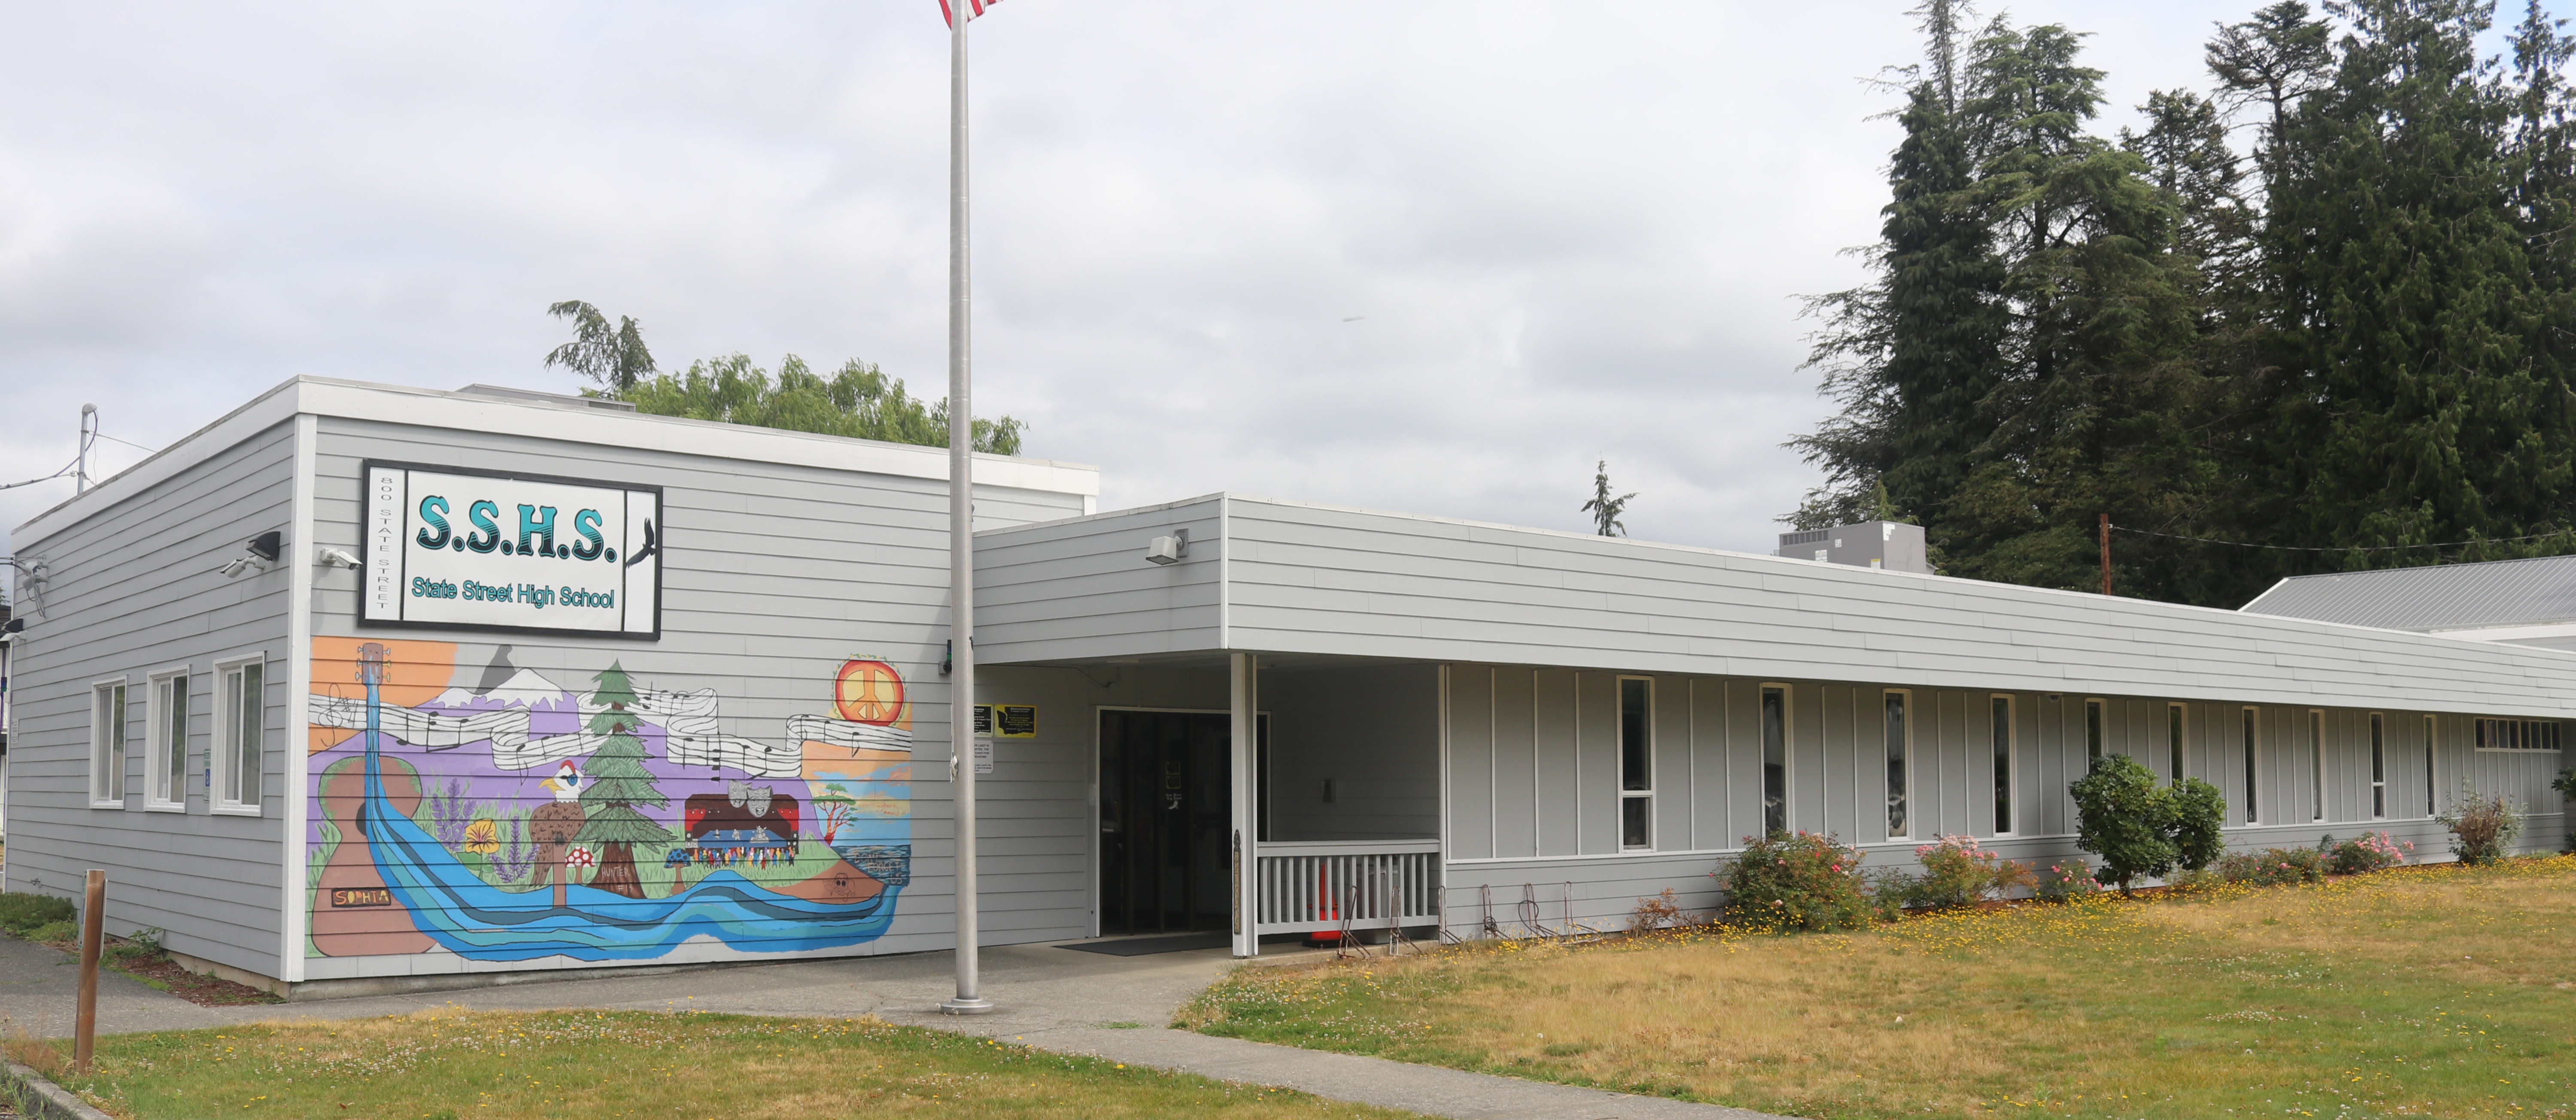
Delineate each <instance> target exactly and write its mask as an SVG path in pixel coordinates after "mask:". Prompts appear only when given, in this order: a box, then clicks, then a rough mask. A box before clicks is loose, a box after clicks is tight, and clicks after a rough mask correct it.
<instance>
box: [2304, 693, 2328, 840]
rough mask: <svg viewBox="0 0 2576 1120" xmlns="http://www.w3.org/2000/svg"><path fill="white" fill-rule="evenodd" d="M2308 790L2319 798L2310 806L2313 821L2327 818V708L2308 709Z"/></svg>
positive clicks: (2309, 818) (2310, 815)
mask: <svg viewBox="0 0 2576 1120" xmlns="http://www.w3.org/2000/svg"><path fill="white" fill-rule="evenodd" d="M2308 792H2309V794H2310V795H2312V796H2314V797H2315V798H2316V799H2317V803H2316V804H2315V805H2312V806H2309V808H2308V820H2310V821H2311V822H2314V821H2321V820H2324V819H2326V710H2325V709H2323V708H2310V709H2308Z"/></svg>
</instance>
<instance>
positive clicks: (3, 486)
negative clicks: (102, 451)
mask: <svg viewBox="0 0 2576 1120" xmlns="http://www.w3.org/2000/svg"><path fill="white" fill-rule="evenodd" d="M79 465H80V459H79V458H78V457H74V458H73V459H72V461H71V462H68V463H65V464H63V467H62V469H61V470H58V471H55V472H54V473H52V474H49V475H46V476H45V477H43V478H31V479H28V480H27V481H25V482H9V483H0V490H15V489H17V488H19V487H21V486H33V485H35V484H37V483H39V482H52V481H53V480H55V479H57V478H61V477H62V476H64V475H67V474H70V473H72V468H73V467H76V466H79Z"/></svg>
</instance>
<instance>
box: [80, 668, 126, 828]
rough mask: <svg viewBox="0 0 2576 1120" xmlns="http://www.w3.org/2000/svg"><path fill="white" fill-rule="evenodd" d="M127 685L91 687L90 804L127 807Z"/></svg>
mask: <svg viewBox="0 0 2576 1120" xmlns="http://www.w3.org/2000/svg"><path fill="white" fill-rule="evenodd" d="M126 734H127V732H126V727H125V682H124V681H107V682H103V683H100V684H96V685H93V686H91V688H90V709H89V801H90V804H92V805H101V806H112V807H116V808H123V807H124V806H125V737H126Z"/></svg>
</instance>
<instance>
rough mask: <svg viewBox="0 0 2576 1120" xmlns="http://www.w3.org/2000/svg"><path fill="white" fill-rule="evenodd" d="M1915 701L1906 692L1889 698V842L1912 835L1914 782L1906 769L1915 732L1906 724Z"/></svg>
mask: <svg viewBox="0 0 2576 1120" xmlns="http://www.w3.org/2000/svg"><path fill="white" fill-rule="evenodd" d="M1912 699H1913V697H1912V696H1911V695H1910V694H1907V693H1903V692H1890V693H1888V694H1887V838H1888V839H1890V840H1902V839H1904V838H1906V837H1908V836H1911V835H1913V832H1912V831H1911V829H1912V827H1913V825H1912V823H1911V822H1910V821H1909V820H1908V819H1907V817H1906V808H1907V804H1906V803H1907V801H1908V795H1909V794H1910V793H1912V792H1913V786H1912V782H1913V778H1912V777H1911V776H1910V774H1909V772H1908V771H1907V769H1906V760H1907V755H1908V754H1909V753H1910V749H1911V748H1912V747H1913V745H1914V741H1913V737H1912V736H1913V731H1914V728H1913V727H1912V725H1911V724H1909V723H1908V722H1907V721H1906V718H1905V707H1906V704H1907V702H1908V701H1910V700H1912Z"/></svg>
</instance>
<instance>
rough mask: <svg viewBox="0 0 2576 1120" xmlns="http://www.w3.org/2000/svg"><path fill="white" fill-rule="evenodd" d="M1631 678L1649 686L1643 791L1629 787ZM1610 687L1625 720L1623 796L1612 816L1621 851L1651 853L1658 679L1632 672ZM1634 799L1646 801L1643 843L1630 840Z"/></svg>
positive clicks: (1621, 767)
mask: <svg viewBox="0 0 2576 1120" xmlns="http://www.w3.org/2000/svg"><path fill="white" fill-rule="evenodd" d="M1629 681H1642V682H1644V683H1645V686H1646V718H1645V724H1646V727H1645V731H1646V742H1645V748H1646V788H1644V789H1642V790H1632V789H1629V788H1628V742H1627V735H1628V730H1627V726H1626V722H1627V716H1628V695H1627V693H1628V682H1629ZM1610 687H1611V689H1612V690H1613V691H1614V692H1615V693H1617V695H1618V697H1619V718H1620V723H1621V726H1620V729H1619V736H1620V741H1619V785H1618V788H1617V791H1616V792H1617V793H1618V795H1619V815H1618V816H1617V817H1614V818H1612V819H1613V820H1614V821H1615V822H1616V823H1617V827H1618V834H1619V850H1620V851H1623V852H1651V851H1654V850H1655V678H1653V677H1644V676H1637V675H1634V674H1629V675H1624V676H1619V677H1615V678H1613V680H1612V682H1611V686H1610ZM1631 801H1643V802H1645V803H1646V842H1645V843H1643V844H1631V843H1629V842H1628V835H1627V833H1628V803H1629V802H1631Z"/></svg>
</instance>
